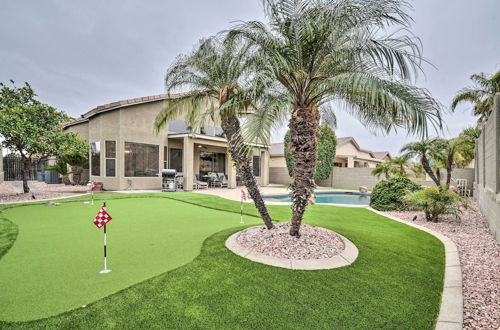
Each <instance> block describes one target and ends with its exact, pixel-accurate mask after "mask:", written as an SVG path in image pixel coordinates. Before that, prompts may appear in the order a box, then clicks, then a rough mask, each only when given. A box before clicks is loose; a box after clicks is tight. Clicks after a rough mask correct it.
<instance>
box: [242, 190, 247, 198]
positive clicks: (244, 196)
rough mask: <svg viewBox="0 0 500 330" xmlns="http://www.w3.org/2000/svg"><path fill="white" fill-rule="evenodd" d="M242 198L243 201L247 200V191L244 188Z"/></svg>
mask: <svg viewBox="0 0 500 330" xmlns="http://www.w3.org/2000/svg"><path fill="white" fill-rule="evenodd" d="M241 200H243V201H246V200H247V193H246V192H245V190H243V189H241Z"/></svg>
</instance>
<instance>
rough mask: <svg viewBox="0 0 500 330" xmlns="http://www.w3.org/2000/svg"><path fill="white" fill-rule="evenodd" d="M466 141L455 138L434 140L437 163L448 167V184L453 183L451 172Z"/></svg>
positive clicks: (434, 154) (434, 153)
mask: <svg viewBox="0 0 500 330" xmlns="http://www.w3.org/2000/svg"><path fill="white" fill-rule="evenodd" d="M464 143H465V141H464V140H462V139H459V138H455V139H450V140H444V139H436V140H434V152H433V157H434V160H435V162H436V164H437V165H438V168H439V166H440V165H441V166H443V167H444V168H445V169H446V186H447V187H449V185H450V183H451V173H452V171H453V167H454V165H456V163H455V161H456V159H457V156H458V154H459V151H460V148H461V146H462V145H463V144H464Z"/></svg>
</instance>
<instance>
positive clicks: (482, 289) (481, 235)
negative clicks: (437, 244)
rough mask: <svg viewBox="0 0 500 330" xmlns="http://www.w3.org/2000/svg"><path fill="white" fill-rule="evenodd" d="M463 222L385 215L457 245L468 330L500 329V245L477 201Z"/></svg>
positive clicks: (471, 202) (419, 215)
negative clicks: (414, 219) (416, 226)
mask: <svg viewBox="0 0 500 330" xmlns="http://www.w3.org/2000/svg"><path fill="white" fill-rule="evenodd" d="M468 204H469V208H468V209H466V210H463V213H462V216H461V219H460V221H458V222H457V221H456V220H455V218H454V217H452V216H442V218H440V222H438V223H432V222H426V221H425V219H424V214H423V213H421V212H385V213H386V214H389V215H392V216H395V217H398V218H400V219H402V220H405V221H412V219H413V217H414V216H415V215H417V220H416V221H415V223H417V224H419V225H421V226H424V227H427V228H430V229H432V230H435V231H437V232H440V233H441V234H443V235H446V236H448V237H449V238H451V239H452V240H453V241H454V242H455V244H456V245H457V248H458V251H459V256H460V264H461V266H462V278H463V295H464V329H499V328H500V245H498V243H497V242H496V241H495V239H494V238H493V236H492V235H491V233H490V231H489V229H488V225H487V223H486V219H485V218H484V216H483V215H482V214H481V212H480V211H479V207H478V205H477V202H476V201H475V200H474V199H472V198H470V199H469V203H468Z"/></svg>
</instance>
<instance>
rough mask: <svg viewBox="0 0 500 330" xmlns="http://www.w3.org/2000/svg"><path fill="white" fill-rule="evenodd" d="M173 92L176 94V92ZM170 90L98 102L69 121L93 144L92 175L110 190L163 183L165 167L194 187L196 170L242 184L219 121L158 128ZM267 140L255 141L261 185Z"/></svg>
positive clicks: (176, 122)
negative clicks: (156, 122) (155, 126)
mask: <svg viewBox="0 0 500 330" xmlns="http://www.w3.org/2000/svg"><path fill="white" fill-rule="evenodd" d="M171 97H176V96H175V95H173V96H171ZM166 99H167V95H166V94H160V95H154V96H148V97H142V98H135V99H128V100H122V101H117V102H113V103H109V104H105V105H101V106H98V107H96V108H94V109H92V110H90V111H89V112H87V113H85V114H83V115H82V116H81V117H80V118H78V119H75V120H73V121H71V122H68V123H66V124H65V130H66V131H70V132H75V133H77V134H78V135H79V136H80V137H81V138H82V139H84V140H86V141H88V142H89V144H90V157H89V159H90V162H89V166H88V175H89V179H90V180H92V181H96V182H102V183H103V187H104V189H106V190H125V189H160V187H161V170H162V169H167V168H172V169H176V170H177V171H178V172H182V174H183V180H184V185H183V186H184V190H192V189H193V181H194V180H195V176H196V175H198V176H199V177H200V178H201V177H203V176H204V175H206V174H207V173H209V172H215V173H224V174H225V175H226V176H227V179H228V188H235V187H236V185H237V181H236V180H237V177H236V170H235V168H234V166H233V163H232V161H231V156H230V154H229V153H228V149H227V141H226V139H225V138H224V137H223V134H222V130H221V129H220V128H219V127H216V125H215V124H214V125H212V126H211V125H205V126H204V127H203V128H201V129H200V130H198V131H193V130H192V129H191V128H190V127H189V125H188V124H187V122H186V121H184V120H183V119H182V118H179V119H177V120H173V121H171V122H169V123H168V129H165V130H163V131H161V132H160V133H159V134H155V133H154V131H153V122H154V120H155V117H156V115H157V114H158V112H159V111H160V110H161V108H162V107H163V105H164V101H165V100H166ZM269 157H270V155H269V150H268V146H266V145H261V144H254V145H253V158H252V161H253V165H254V174H255V176H256V177H257V181H258V183H259V184H260V185H261V186H266V185H268V183H269V171H268V169H269V166H268V162H269Z"/></svg>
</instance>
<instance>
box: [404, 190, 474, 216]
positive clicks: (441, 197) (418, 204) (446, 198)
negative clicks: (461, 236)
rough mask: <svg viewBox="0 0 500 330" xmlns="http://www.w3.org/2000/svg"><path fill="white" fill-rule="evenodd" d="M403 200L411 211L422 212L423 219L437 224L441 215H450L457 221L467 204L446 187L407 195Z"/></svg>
mask: <svg viewBox="0 0 500 330" xmlns="http://www.w3.org/2000/svg"><path fill="white" fill-rule="evenodd" d="M403 200H404V201H405V202H406V204H407V205H408V207H409V208H410V209H411V210H417V211H423V212H424V213H425V219H426V220H427V221H431V222H438V220H439V216H440V215H442V214H451V215H453V216H455V218H456V219H457V220H458V219H459V217H460V214H461V213H462V208H464V207H467V202H466V200H465V199H464V198H462V197H461V196H460V195H458V194H457V193H455V192H453V191H451V190H450V189H448V187H446V186H438V187H428V188H425V189H424V190H420V191H415V192H412V193H409V194H407V195H406V196H405V197H404V198H403Z"/></svg>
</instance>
